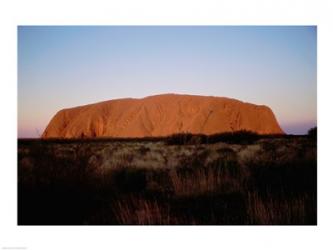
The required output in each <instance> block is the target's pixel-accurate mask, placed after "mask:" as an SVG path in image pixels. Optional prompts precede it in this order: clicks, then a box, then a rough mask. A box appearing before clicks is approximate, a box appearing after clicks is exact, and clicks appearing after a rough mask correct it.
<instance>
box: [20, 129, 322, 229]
mask: <svg viewBox="0 0 333 250" xmlns="http://www.w3.org/2000/svg"><path fill="white" fill-rule="evenodd" d="M316 223H317V143H316V138H315V137H314V136H311V135H308V136H258V135H255V134H251V133H243V134H242V133H241V134H231V135H230V134H228V135H227V134H224V135H216V136H215V137H214V136H211V137H207V136H202V135H201V136H200V135H198V136H193V135H189V134H183V135H174V136H171V137H168V138H146V139H131V140H130V139H124V140H121V139H94V140H89V139H85V140H84V139H82V140H40V139H38V140H19V141H18V224H19V225H197V224H199V225H315V224H316Z"/></svg>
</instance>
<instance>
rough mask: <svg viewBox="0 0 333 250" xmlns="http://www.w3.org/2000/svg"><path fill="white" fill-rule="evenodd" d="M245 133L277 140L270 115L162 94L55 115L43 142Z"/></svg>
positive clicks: (230, 102)
mask: <svg viewBox="0 0 333 250" xmlns="http://www.w3.org/2000/svg"><path fill="white" fill-rule="evenodd" d="M239 130H248V131H252V132H256V133H258V134H282V133H283V131H282V130H281V128H280V126H279V124H278V122H277V120H276V118H275V116H274V114H273V112H272V110H271V109H270V108H269V107H267V106H264V105H254V104H250V103H245V102H241V101H238V100H235V99H230V98H225V97H212V96H195V95H178V94H164V95H155V96H149V97H145V98H142V99H133V98H126V99H116V100H110V101H105V102H100V103H95V104H89V105H85V106H80V107H74V108H68V109H63V110H60V111H59V112H58V113H57V114H56V115H55V116H54V117H53V118H52V120H51V121H50V123H49V124H48V126H47V128H46V129H45V131H44V133H43V135H42V137H43V138H82V137H88V138H89V137H147V136H148V137H151V136H152V137H154V136H168V135H171V134H176V133H183V132H188V133H192V134H206V135H211V134H216V133H223V132H232V131H239Z"/></svg>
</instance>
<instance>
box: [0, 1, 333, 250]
mask: <svg viewBox="0 0 333 250" xmlns="http://www.w3.org/2000/svg"><path fill="white" fill-rule="evenodd" d="M332 10H333V8H332V1H314V0H311V1H310V0H308V1H306V0H295V1H291V0H280V1H268V0H256V1H246V0H244V1H240V0H233V1H221V0H206V1H197V0H186V1H180V0H168V1H163V2H162V1H156V0H144V1H129V0H122V1H118V2H116V1H107V0H105V1H100V0H96V1H84V0H75V1H68V0H58V1H53V2H52V1H45V0H44V1H43V0H32V1H18V0H13V1H1V3H0V19H1V20H0V24H1V29H0V32H1V36H0V37H1V38H0V44H1V46H0V60H1V61H0V62H1V64H0V72H1V82H0V84H1V91H0V101H1V105H0V107H1V113H0V114H1V122H0V124H1V130H0V131H2V136H1V143H0V145H1V148H0V152H1V166H0V171H1V172H0V198H1V202H0V204H1V205H0V230H1V231H0V247H12V246H18V247H26V249H111V248H115V249H118V248H120V249H124V248H125V249H127V248H128V249H140V248H143V249H168V250H170V249H221V248H226V249H228V248H232V249H279V250H281V249H303V250H304V249H311V250H313V249H332V246H333V244H332V241H331V240H330V236H331V225H332V213H333V206H332V198H331V197H332V195H331V190H333V189H332V182H333V181H332V180H333V179H332V177H333V175H332V168H333V164H332V156H331V154H332V153H331V151H332V146H331V144H332V141H333V140H332V139H333V138H332V128H333V126H332V125H333V124H332V111H331V107H333V105H332V97H331V95H332V93H333V92H332V91H330V90H332V87H331V86H332V83H333V80H332V58H333V54H332V44H333V39H332V27H331V25H330V24H332V23H333V21H332V17H331V16H332V15H331V13H332V12H333V11H332ZM41 24H43V25H46V24H48V25H64V24H72V25H86V24H89V25H96V24H100V25H110V24H113V25H115V24H117V25H120V24H131V25H143V24H150V25H151V24H154V25H173V24H174V25H177V24H182V25H188V24H191V25H194V24H199V25H220V24H222V25H244V24H245V25H254V24H255V25H318V108H319V110H318V127H319V159H318V162H319V171H318V174H319V179H318V180H319V185H318V188H319V203H318V207H319V211H318V218H319V220H318V223H319V224H318V226H315V227H300V226H295V227H284V226H277V227H264V226H257V227H233V226H220V227H208V226H207V227H170V226H169V227H22V226H16V157H17V152H16V138H17V136H16V135H17V133H16V126H17V125H16V122H17V120H16V118H17V116H16V115H17V114H16V112H17V111H16V110H17V94H16V93H17V87H16V84H17V79H16V78H17V77H16V53H17V51H16V50H17V48H16V42H17V41H16V26H17V25H41Z"/></svg>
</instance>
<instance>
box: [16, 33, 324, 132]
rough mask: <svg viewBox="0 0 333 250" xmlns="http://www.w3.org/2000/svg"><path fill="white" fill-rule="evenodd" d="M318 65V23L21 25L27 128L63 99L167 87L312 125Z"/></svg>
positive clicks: (88, 99)
mask: <svg viewBox="0 0 333 250" xmlns="http://www.w3.org/2000/svg"><path fill="white" fill-rule="evenodd" d="M316 71H317V29H316V27H315V26H19V27H18V136H19V137H36V136H37V134H38V133H37V132H36V131H39V133H42V132H43V130H44V129H45V127H46V125H47V124H48V122H49V121H50V119H51V118H52V116H53V115H54V114H55V113H56V112H57V111H58V110H60V109H63V108H68V107H73V106H78V105H84V104H87V103H94V102H99V101H103V100H109V99H114V98H123V97H144V96H148V95H154V94H161V93H186V94H197V95H214V96H226V97H231V98H236V99H239V100H242V101H246V102H251V103H255V104H265V105H268V106H269V107H271V108H272V110H273V112H274V113H275V115H276V117H277V119H278V121H279V123H280V125H281V127H282V128H283V130H284V131H285V132H287V133H294V134H303V133H306V132H307V130H308V129H309V128H311V127H313V126H316V123H317V82H316V78H317V75H316V74H317V73H316Z"/></svg>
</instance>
